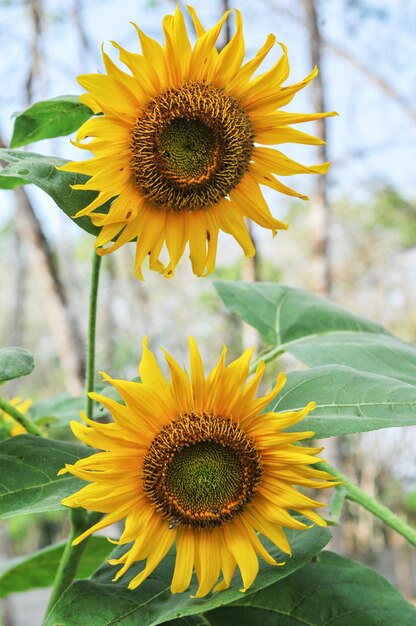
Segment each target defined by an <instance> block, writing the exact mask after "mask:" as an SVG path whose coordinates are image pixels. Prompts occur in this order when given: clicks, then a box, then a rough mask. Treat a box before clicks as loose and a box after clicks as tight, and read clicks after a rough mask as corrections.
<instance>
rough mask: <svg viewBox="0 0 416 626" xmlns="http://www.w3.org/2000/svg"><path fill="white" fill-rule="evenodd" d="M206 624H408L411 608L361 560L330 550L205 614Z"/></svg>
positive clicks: (413, 620)
mask: <svg viewBox="0 0 416 626" xmlns="http://www.w3.org/2000/svg"><path fill="white" fill-rule="evenodd" d="M206 618H207V625H209V626H255V625H259V626H260V624H261V625H262V626H299V625H301V624H304V625H306V624H307V625H308V626H327V625H329V624H331V625H332V624H333V625H334V626H392V624H397V626H414V624H416V609H415V608H414V607H413V606H412V605H411V604H410V602H408V601H407V600H406V599H405V598H404V597H403V596H402V595H401V594H400V593H399V592H398V591H397V590H396V589H395V588H394V587H392V585H390V583H389V582H387V580H385V579H384V578H383V577H382V576H380V574H377V572H375V571H373V570H371V569H370V568H369V567H366V566H365V565H361V564H360V563H357V562H355V561H351V560H349V559H346V558H345V557H342V556H339V555H337V554H333V553H331V552H321V553H320V554H319V555H318V556H317V558H316V561H314V562H312V563H310V564H308V565H306V566H305V567H303V568H302V569H299V570H298V571H297V572H295V573H294V574H292V575H291V576H289V577H287V578H285V580H283V581H281V582H279V583H276V584H274V585H273V586H271V587H268V588H267V589H262V590H261V591H259V592H258V593H255V594H254V595H250V596H248V595H243V596H240V598H239V599H238V600H237V602H235V603H234V604H233V605H232V606H227V607H223V608H221V609H218V610H215V611H211V612H210V613H208V614H207V615H206Z"/></svg>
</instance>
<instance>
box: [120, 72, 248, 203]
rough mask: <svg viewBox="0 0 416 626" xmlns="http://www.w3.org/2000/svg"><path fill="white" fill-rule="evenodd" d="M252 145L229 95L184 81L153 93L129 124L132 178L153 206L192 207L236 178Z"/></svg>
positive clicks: (220, 193)
mask: <svg viewBox="0 0 416 626" xmlns="http://www.w3.org/2000/svg"><path fill="white" fill-rule="evenodd" d="M253 147H254V129H253V125H252V123H251V120H250V118H249V116H248V114H247V112H246V111H245V109H244V108H243V107H242V106H241V104H240V103H239V101H238V100H237V99H236V98H234V96H229V95H227V94H226V93H225V92H224V90H223V89H218V88H217V87H214V86H213V85H206V84H200V83H192V82H188V83H184V84H182V85H181V86H180V87H178V88H175V89H173V88H172V89H168V90H167V91H165V92H164V93H162V94H160V95H159V96H157V97H156V98H153V99H152V100H151V101H150V102H149V104H148V105H147V107H146V108H145V109H144V110H143V111H142V113H141V115H140V117H139V118H138V119H137V120H136V123H135V125H134V127H133V133H132V141H131V154H132V157H131V160H130V167H131V170H132V175H133V180H134V183H135V184H136V185H137V187H138V188H139V189H140V191H141V193H142V194H143V195H144V196H145V197H146V198H147V199H148V200H149V202H150V203H151V204H152V205H153V206H155V207H156V208H163V209H165V210H167V211H172V212H173V211H175V212H177V211H195V210H198V209H203V208H207V207H209V206H212V205H213V204H215V203H217V202H218V201H219V200H220V199H221V198H224V197H226V196H227V195H228V194H229V193H230V192H231V191H232V190H233V189H234V188H235V187H236V186H237V185H238V183H239V182H240V181H241V179H242V178H243V176H244V174H245V173H246V172H247V170H248V168H249V164H250V159H251V154H252V151H253Z"/></svg>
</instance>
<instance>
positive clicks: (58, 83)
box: [0, 0, 416, 626]
mask: <svg viewBox="0 0 416 626" xmlns="http://www.w3.org/2000/svg"><path fill="white" fill-rule="evenodd" d="M174 6H175V3H174V2H170V1H168V0H151V1H149V0H135V1H134V2H129V3H119V2H116V0H100V2H98V1H97V0H61V1H59V2H58V1H57V0H0V22H1V24H2V25H3V28H2V29H1V31H0V44H1V47H2V50H3V55H2V63H1V66H0V76H1V83H2V85H6V86H7V88H5V89H2V91H1V93H0V105H1V117H0V144H1V145H2V146H7V145H8V143H9V141H10V137H11V132H12V125H13V120H12V117H11V116H12V114H13V112H14V111H17V110H21V109H24V108H25V107H26V106H28V105H29V104H30V103H32V102H35V101H37V100H40V99H46V98H50V97H54V96H57V95H60V94H64V93H75V94H78V93H80V91H81V90H80V88H79V86H78V85H77V83H76V81H75V76H76V75H77V74H80V73H88V72H94V71H97V70H101V69H102V63H101V61H100V55H99V50H100V44H101V43H102V41H105V42H106V50H107V51H108V50H110V48H111V46H110V44H108V43H107V41H108V40H109V39H114V40H116V41H118V42H120V43H121V44H122V45H124V46H126V47H128V48H130V49H136V50H137V47H138V44H137V42H136V40H135V36H134V33H133V29H132V28H131V26H130V25H129V20H133V21H135V22H137V23H139V24H140V26H141V27H142V28H143V30H144V31H145V32H147V33H148V34H150V35H152V36H155V37H159V38H160V37H161V18H162V16H163V15H164V14H165V13H167V12H171V11H172V10H173V9H174ZM194 6H195V8H196V9H197V11H198V12H199V14H200V17H201V20H202V22H203V23H205V24H208V23H212V22H213V21H214V20H216V19H218V18H219V16H220V15H221V13H222V12H223V10H224V9H226V8H227V7H231V8H232V7H233V6H235V7H236V8H239V9H240V10H242V12H243V16H244V18H245V34H246V40H247V41H246V43H247V46H246V47H247V54H248V55H249V54H252V53H253V52H254V51H255V50H257V48H258V47H259V46H260V45H261V44H262V42H263V41H264V39H265V37H266V35H267V34H268V32H270V31H271V32H273V33H275V34H276V35H277V38H278V40H279V41H284V42H285V43H286V44H287V45H288V47H289V54H290V58H291V61H292V73H291V77H290V82H295V81H298V80H301V78H303V76H304V75H306V73H308V72H309V71H310V69H311V67H312V65H313V64H314V63H315V62H318V64H319V68H320V74H319V78H318V79H317V80H316V81H314V83H313V85H311V86H310V87H309V88H308V89H307V90H305V92H302V94H300V95H299V97H298V98H297V99H295V101H294V102H293V103H292V104H291V106H290V110H293V111H297V112H300V111H302V112H307V111H308V112H309V111H314V110H333V109H335V110H337V111H338V112H339V113H340V117H338V118H331V119H329V120H322V121H320V122H319V123H316V124H315V125H314V124H308V125H304V127H305V128H303V130H306V131H307V132H313V133H314V134H319V135H321V136H322V137H326V139H327V145H326V146H324V147H322V148H321V147H319V148H311V147H306V146H302V147H299V146H290V148H288V149H287V150H286V152H287V153H289V154H290V156H292V157H294V158H297V159H298V160H300V161H302V162H307V163H316V162H320V161H322V160H326V159H329V160H331V161H332V162H333V165H332V167H331V169H330V172H329V174H328V176H326V177H319V178H314V180H312V179H309V180H305V179H304V178H303V179H302V178H299V180H296V177H295V180H294V181H293V186H294V187H297V188H299V190H301V191H302V193H304V192H305V193H308V194H309V196H310V197H311V202H307V203H304V202H302V201H300V200H292V199H288V198H287V197H283V196H278V195H277V194H275V193H273V192H272V193H271V194H269V195H268V196H267V199H268V201H269V204H270V207H271V210H272V212H273V214H274V215H276V217H279V218H282V219H286V220H287V221H289V222H290V229H289V231H288V232H287V233H284V232H283V233H280V234H279V235H278V236H277V237H276V238H275V239H271V238H270V237H269V235H268V233H264V232H263V231H261V230H260V229H257V228H256V227H255V226H252V234H253V238H254V239H255V241H256V245H257V250H258V254H257V256H256V258H255V259H253V260H244V259H242V253H241V251H240V250H239V249H238V248H237V246H236V244H235V243H234V242H233V241H231V238H229V237H227V236H224V235H223V236H222V237H221V238H220V245H219V254H218V265H217V269H216V272H215V275H214V277H215V278H219V279H225V280H227V279H234V280H235V279H243V280H270V281H279V282H283V283H287V284H289V285H291V286H294V287H303V288H306V289H309V290H311V291H313V292H315V293H318V294H320V295H324V296H327V297H329V298H331V299H333V300H334V301H336V302H337V303H339V304H341V305H342V306H345V307H347V308H349V309H351V310H352V311H353V312H355V313H358V314H360V315H364V316H367V317H370V318H372V319H373V320H375V321H377V322H379V323H381V324H383V325H385V326H386V327H387V328H388V329H390V330H391V331H392V332H394V333H396V334H397V335H399V337H401V338H403V339H406V340H408V341H413V342H415V341H416V270H415V268H416V219H415V218H416V188H415V176H414V167H413V163H414V155H413V156H412V150H414V144H415V140H416V108H415V100H414V93H415V87H416V76H415V74H414V63H413V62H411V60H412V59H414V58H415V53H416V50H415V40H414V28H415V25H416V5H415V3H411V2H407V1H406V0H398V1H397V2H394V3H392V2H389V1H388V0H333V1H332V2H330V1H329V0H295V1H293V0H291V1H289V0H258V1H257V2H255V3H253V2H249V0H236V2H234V3H230V2H228V1H227V0H216V1H215V2H210V3H206V2H202V0H195V1H194ZM220 43H221V44H222V45H223V44H224V43H225V41H222V42H220ZM277 54H278V53H277V52H276V53H274V57H273V59H274V58H276V55H277ZM272 56H273V55H272ZM270 62H271V61H270ZM308 127H310V128H308ZM285 149H286V146H285ZM29 150H32V151H39V152H42V153H45V154H52V155H56V156H57V155H59V156H61V157H67V158H74V157H75V155H76V158H81V157H79V155H78V154H77V153H76V151H75V149H74V148H73V147H72V146H71V145H70V143H69V140H68V139H57V140H54V141H43V142H40V143H39V144H34V145H32V146H29ZM0 193H1V195H0V197H1V209H0V292H1V294H2V297H1V316H0V344H1V345H18V346H23V347H24V348H26V349H28V350H30V351H31V352H33V353H34V356H35V363H36V367H35V370H34V371H33V372H32V374H31V375H30V376H28V377H27V378H23V379H18V380H16V381H11V382H9V383H6V384H5V385H4V388H3V389H2V393H3V394H4V395H5V396H6V397H7V398H12V397H13V396H15V395H20V396H22V397H24V398H27V397H30V398H31V399H32V401H33V403H34V404H36V403H38V402H41V401H46V400H48V399H49V398H52V397H53V396H56V395H58V394H62V393H69V394H70V395H72V396H75V397H76V396H79V395H80V394H81V393H82V389H83V378H84V368H85V360H84V353H85V339H86V338H85V334H86V329H87V306H88V289H89V272H90V259H91V255H92V249H93V239H92V238H91V237H90V236H89V235H87V234H86V233H85V232H83V231H81V230H80V229H79V228H78V227H77V226H76V225H74V224H72V223H71V221H70V220H69V219H68V218H67V217H66V216H65V215H63V214H61V212H60V211H59V210H58V209H57V208H56V206H55V205H54V204H53V202H52V201H51V200H50V199H49V198H48V197H47V196H46V195H43V194H42V193H41V192H39V190H37V189H34V188H30V187H25V188H22V189H17V190H15V192H14V193H11V192H9V193H7V194H6V192H0ZM133 256H134V251H133V250H132V249H129V247H128V246H125V247H124V248H122V249H121V250H119V251H118V252H117V253H116V254H114V255H111V256H110V257H106V258H105V259H104V262H103V269H102V284H101V290H100V298H99V314H98V352H97V366H98V370H105V371H107V372H108V373H109V374H110V375H114V376H117V377H127V378H133V377H134V376H136V375H137V364H138V361H139V356H140V351H141V341H142V337H143V336H144V335H149V337H150V344H151V346H152V347H153V348H158V347H159V346H161V345H163V346H164V347H166V348H167V349H168V350H170V351H172V352H173V353H174V354H175V356H176V357H177V358H178V357H179V359H180V360H181V359H182V360H183V361H184V362H187V337H188V335H189V334H193V335H194V336H195V337H196V339H197V340H198V342H199V343H200V344H201V346H202V351H203V355H204V361H205V363H206V367H207V368H208V367H212V366H213V365H214V362H215V360H216V359H217V358H218V354H219V351H220V349H221V346H222V344H223V343H226V344H228V345H229V352H230V358H231V357H234V356H236V355H237V354H238V353H240V351H241V349H242V348H244V347H247V346H250V345H254V344H257V345H258V346H259V349H260V348H261V345H260V340H259V338H258V337H257V336H256V333H255V332H254V331H253V329H251V328H249V327H247V326H245V325H243V324H242V322H241V321H240V320H239V319H238V318H237V317H235V316H233V315H232V314H230V313H229V312H228V311H227V310H226V309H225V307H224V305H223V304H222V303H221V302H220V300H219V298H218V296H217V295H216V294H215V292H214V289H213V288H212V286H211V284H210V280H200V279H199V280H198V279H195V277H194V276H193V275H192V274H191V271H190V268H189V263H188V262H187V260H186V259H183V260H182V263H181V264H180V266H179V269H178V271H177V274H176V276H175V278H174V281H167V280H165V279H164V278H162V277H160V276H158V275H153V274H152V275H151V274H150V272H148V273H147V274H146V281H145V283H143V284H141V283H139V282H138V281H136V279H135V278H134V275H133ZM278 366H279V367H280V368H281V369H293V368H296V367H300V365H299V363H296V362H295V361H294V360H293V359H291V358H289V357H287V356H284V357H283V358H282V359H281V360H280V362H279V364H278ZM278 366H276V363H274V364H273V365H272V366H271V367H270V368H269V374H268V382H269V383H270V381H271V379H272V378H273V377H275V375H276V373H277V368H278ZM76 405H77V402H76V401H75V403H74V407H75V406H76ZM74 411H75V408H74ZM51 428H53V425H51ZM415 452H416V443H415V440H414V438H413V439H412V438H411V437H409V432H408V431H407V430H406V429H399V431H398V432H397V431H394V430H382V431H379V432H375V433H366V434H364V435H360V436H358V435H356V436H350V437H348V438H342V439H340V440H337V441H335V443H334V444H332V443H331V445H329V444H328V454H327V456H328V455H329V456H331V457H332V459H333V460H334V462H335V463H336V464H337V465H338V466H339V467H342V468H343V470H344V471H345V472H346V473H347V474H349V475H350V477H351V478H352V479H355V480H356V481H357V482H358V483H359V484H360V486H361V487H363V488H364V489H365V490H367V491H368V492H369V493H371V494H373V495H375V496H377V497H378V498H380V500H381V501H383V502H384V503H385V504H386V505H387V506H391V507H392V509H393V510H394V511H395V512H396V513H398V514H401V515H408V518H409V519H410V520H411V519H413V520H416V491H415V485H414V477H415V460H414V459H415ZM65 520H66V516H65V515H62V514H54V515H52V514H50V515H42V516H37V517H36V518H31V517H29V516H28V517H26V518H24V519H23V518H22V519H16V520H13V522H10V523H8V524H7V526H5V525H2V526H0V558H3V557H4V556H16V555H19V554H24V553H28V552H30V551H31V550H33V549H35V548H38V547H42V546H43V545H47V544H48V543H50V542H51V541H58V540H61V539H62V538H63V537H64V536H65V533H66V531H67V527H66V525H67V521H65ZM332 547H333V549H334V546H332ZM335 549H338V550H339V551H341V552H342V553H343V554H346V555H348V556H351V557H353V558H357V559H358V560H361V561H363V562H366V563H368V564H370V565H372V566H373V567H375V568H376V569H378V570H379V571H380V572H381V573H383V574H384V575H385V576H386V577H387V578H389V579H390V580H391V581H392V582H393V583H394V584H395V585H396V586H398V588H399V589H400V590H401V591H402V593H404V594H405V595H406V596H407V597H409V598H415V597H416V560H415V557H414V554H413V555H412V554H411V553H410V548H409V547H408V546H407V545H405V542H404V540H402V539H401V538H400V537H399V536H398V535H395V534H393V533H392V532H390V531H389V530H386V529H385V528H382V527H381V525H379V523H378V521H377V520H376V519H374V518H372V517H371V516H370V515H369V514H368V513H367V512H366V511H364V510H363V509H359V508H358V507H356V506H354V505H353V504H351V503H350V504H349V505H348V509H347V511H346V513H345V519H344V521H343V525H342V529H341V531H338V533H336V536H335ZM13 619H14V618H13V617H12V612H11V611H10V610H8V608H7V606H6V605H5V604H4V620H5V623H6V620H8V621H7V624H8V625H9V626H13V625H14V626H18V624H20V623H22V624H23V623H25V622H23V621H22V622H17V621H13ZM30 623H34V622H33V621H31V622H30Z"/></svg>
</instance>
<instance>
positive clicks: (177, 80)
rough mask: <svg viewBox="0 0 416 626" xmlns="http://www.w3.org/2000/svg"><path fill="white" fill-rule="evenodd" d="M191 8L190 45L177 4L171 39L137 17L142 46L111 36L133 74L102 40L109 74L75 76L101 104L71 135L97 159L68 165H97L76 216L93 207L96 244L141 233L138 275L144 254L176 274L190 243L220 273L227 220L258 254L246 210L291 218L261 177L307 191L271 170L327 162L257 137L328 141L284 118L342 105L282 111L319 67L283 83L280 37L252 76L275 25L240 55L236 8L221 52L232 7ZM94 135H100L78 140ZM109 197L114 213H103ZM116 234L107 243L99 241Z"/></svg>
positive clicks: (258, 216)
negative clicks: (148, 30) (274, 209)
mask: <svg viewBox="0 0 416 626" xmlns="http://www.w3.org/2000/svg"><path fill="white" fill-rule="evenodd" d="M189 11H190V13H191V16H192V20H193V23H194V27H195V30H196V35H197V39H196V43H195V45H194V47H193V48H192V46H191V44H190V41H189V38H188V34H187V31H186V26H185V21H184V17H183V15H182V13H181V11H180V9H179V8H177V9H176V11H175V15H173V16H172V15H167V16H166V17H165V18H164V20H163V30H164V34H165V42H164V45H163V46H161V45H160V44H159V43H158V42H157V41H155V40H154V39H151V38H150V37H148V36H147V35H145V34H144V33H143V32H142V31H141V30H140V29H139V28H138V27H137V26H135V28H136V30H137V33H138V36H139V39H140V43H141V54H136V53H132V52H129V51H127V50H125V49H124V48H122V47H121V46H120V45H119V44H117V43H115V42H112V43H113V45H114V46H115V47H116V48H117V49H118V51H119V53H120V60H121V61H122V63H124V65H125V66H126V67H127V68H128V70H129V73H127V72H124V71H122V70H121V69H120V68H118V67H117V66H116V65H115V64H114V63H113V61H112V60H111V59H110V58H109V57H108V56H107V54H105V52H104V51H103V58H104V64H105V69H106V71H107V74H87V75H84V76H80V77H79V78H78V81H79V83H80V84H81V85H82V86H83V87H84V88H85V89H87V90H88V92H89V93H87V94H84V95H83V96H81V100H82V102H84V103H85V104H86V105H88V106H89V107H90V108H91V109H92V110H93V111H94V113H96V114H97V113H102V114H103V115H100V116H99V117H95V118H92V119H91V120H89V121H87V122H86V123H85V124H84V125H83V126H82V127H81V128H80V130H79V131H78V133H77V136H76V142H75V145H77V146H78V147H80V148H83V149H85V150H90V151H91V152H93V153H94V154H95V156H94V158H92V159H90V160H88V161H81V162H72V163H67V164H66V165H65V166H63V168H62V169H64V170H66V171H72V172H80V173H84V174H88V175H90V176H91V178H90V179H89V180H88V181H87V182H86V183H85V184H84V185H75V188H77V189H90V190H94V191H98V192H99V193H98V196H97V197H96V199H95V200H94V201H93V202H92V203H91V204H89V205H88V206H87V207H85V208H84V209H82V210H81V211H79V212H78V213H77V215H76V217H80V216H81V215H89V216H90V217H91V220H92V221H93V223H94V224H96V225H97V226H101V227H102V229H101V232H100V235H99V236H98V238H97V241H96V246H97V247H98V253H99V254H107V253H108V252H111V251H113V250H116V249H117V248H119V247H120V246H122V245H123V244H124V243H126V242H128V241H131V240H133V239H137V244H136V275H137V277H138V278H142V272H141V266H142V263H143V260H144V259H145V257H146V256H147V255H149V256H150V268H151V269H153V270H157V271H159V272H161V273H163V274H164V275H165V276H167V277H170V276H172V275H173V272H174V269H175V267H176V265H177V263H178V261H179V259H180V258H181V256H182V254H183V252H184V249H185V246H186V244H187V243H188V242H189V248H190V259H191V262H192V268H193V271H194V273H195V274H196V275H197V276H202V275H204V274H208V273H210V272H212V271H213V270H214V267H215V257H216V247H217V239H218V232H219V230H220V229H221V230H223V231H225V232H227V233H230V234H232V235H233V236H234V237H235V239H236V240H237V241H238V242H239V244H240V245H241V246H242V248H243V250H244V252H245V254H246V256H253V255H254V253H255V250H254V247H253V244H252V242H251V240H250V236H249V233H248V231H247V228H246V225H245V222H244V218H245V217H247V218H250V219H252V220H254V221H255V222H257V224H259V225H260V226H264V227H265V228H269V229H271V230H272V232H273V233H275V232H276V230H278V229H285V228H287V226H286V224H284V223H282V222H280V221H279V220H276V219H274V218H273V216H272V215H271V213H270V211H269V208H268V206H267V204H266V202H265V200H264V198H263V195H262V192H261V189H260V186H259V185H266V186H268V187H271V188H273V189H275V190H277V191H280V192H282V193H284V194H288V195H292V196H297V197H299V198H305V196H302V195H301V194H299V193H297V192H296V191H294V190H293V189H290V188H289V187H286V186H285V185H283V184H282V183H281V182H280V181H278V180H277V179H276V178H275V176H274V175H275V174H277V175H279V176H290V175H293V174H300V173H314V174H324V173H325V172H326V171H327V169H328V166H329V164H328V163H324V164H322V165H314V166H311V167H307V166H304V165H301V164H299V163H297V162H296V161H293V160H292V159H289V158H288V157H286V156H285V155H284V154H282V153H281V152H279V151H278V150H274V149H272V148H266V147H261V146H259V144H263V145H270V144H281V143H304V144H312V145H317V144H319V143H321V141H320V140H319V139H317V138H315V137H312V136H311V135H308V134H306V133H303V132H300V131H298V130H295V129H293V128H290V126H288V125H289V124H296V123H300V122H306V121H310V120H316V119H318V118H321V117H326V116H329V115H334V113H314V114H298V113H286V112H283V111H278V110H277V109H280V108H281V107H282V106H284V105H286V104H288V103H289V102H290V101H291V100H292V99H293V97H294V95H295V94H296V92H297V91H299V90H300V89H302V88H303V87H305V86H306V85H307V84H308V83H309V82H310V81H311V80H312V79H313V78H314V77H315V76H316V73H317V69H316V68H315V69H314V70H313V71H312V72H311V73H310V74H309V76H307V77H306V78H305V79H304V80H303V81H301V82H300V83H296V84H293V85H290V86H286V87H282V83H283V82H284V81H285V80H286V79H287V77H288V75H289V64H288V58H287V50H286V47H285V46H284V45H283V44H280V45H281V47H282V50H283V55H282V57H281V58H280V59H279V61H278V62H277V63H276V64H275V65H274V66H273V67H272V68H271V69H270V70H268V71H267V72H265V73H264V74H260V75H259V76H256V77H255V78H253V75H254V73H255V71H256V70H257V68H258V67H259V66H260V64H261V63H262V61H263V59H264V58H265V57H266V55H267V54H268V52H269V51H270V49H271V48H272V46H273V45H274V43H275V37H274V36H273V35H269V36H268V37H267V39H266V42H265V44H264V46H263V47H262V48H261V49H260V50H259V52H258V53H257V54H256V56H255V57H254V58H253V59H252V60H250V61H248V62H247V63H245V64H242V63H243V60H244V54H245V49H244V37H243V31H242V18H241V15H240V12H239V11H238V10H236V11H235V13H236V32H235V34H234V36H233V37H232V39H231V41H230V42H229V43H228V44H227V45H226V46H225V47H224V48H223V49H222V50H221V52H218V51H217V49H216V47H215V45H216V42H217V39H218V37H219V34H220V32H221V29H222V27H223V24H224V22H225V20H226V19H227V17H228V16H229V13H230V12H229V11H227V12H226V13H225V14H224V15H223V17H222V18H221V20H220V21H219V22H218V24H216V25H215V26H214V27H213V28H211V29H210V30H207V31H206V30H205V29H204V28H203V27H202V25H201V23H200V22H199V19H198V17H197V15H196V13H195V11H194V9H192V8H189ZM87 137H88V138H91V137H93V139H92V140H90V141H89V142H87V143H81V142H82V141H83V140H85V139H86V138H87ZM109 200H112V203H111V206H110V209H109V211H108V213H100V212H96V209H98V208H99V207H100V206H101V205H102V204H104V203H105V202H107V201H109ZM115 239H116V240H115ZM114 240H115V241H114ZM111 241H114V242H113V243H112V245H111V246H109V247H107V248H104V247H102V246H105V245H106V244H108V243H109V242H111ZM165 242H166V247H167V249H168V252H169V256H170V262H169V264H168V265H167V266H166V267H165V266H164V265H163V264H162V263H161V261H160V260H159V254H160V251H161V249H162V247H163V244H164V243H165Z"/></svg>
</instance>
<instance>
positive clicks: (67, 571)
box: [46, 509, 87, 615]
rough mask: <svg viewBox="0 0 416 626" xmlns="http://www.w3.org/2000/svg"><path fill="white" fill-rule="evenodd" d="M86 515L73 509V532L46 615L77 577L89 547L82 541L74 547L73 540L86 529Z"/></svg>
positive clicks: (59, 568) (60, 565)
mask: <svg viewBox="0 0 416 626" xmlns="http://www.w3.org/2000/svg"><path fill="white" fill-rule="evenodd" d="M85 517H86V515H85V511H84V510H81V509H74V510H73V511H71V532H70V535H69V537H68V541H67V543H66V546H65V549H64V553H63V555H62V557H61V560H60V563H59V566H58V569H57V572H56V576H55V581H54V585H53V588H52V592H51V597H50V598H49V603H48V607H47V609H46V615H48V614H49V612H50V610H51V609H52V607H53V606H54V605H55V603H56V601H57V600H58V599H59V598H60V596H61V595H62V594H63V592H64V591H65V589H67V587H68V586H69V585H70V584H71V582H72V581H73V580H74V578H75V574H76V572H77V569H78V565H79V562H80V560H81V557H82V555H83V552H84V550H85V548H86V547H87V542H86V541H82V542H81V543H80V544H78V545H77V546H74V547H72V546H71V544H72V542H73V540H74V539H75V538H76V537H77V536H78V535H79V534H80V533H81V532H82V531H83V530H85V529H86V528H85V526H86V524H85Z"/></svg>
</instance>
